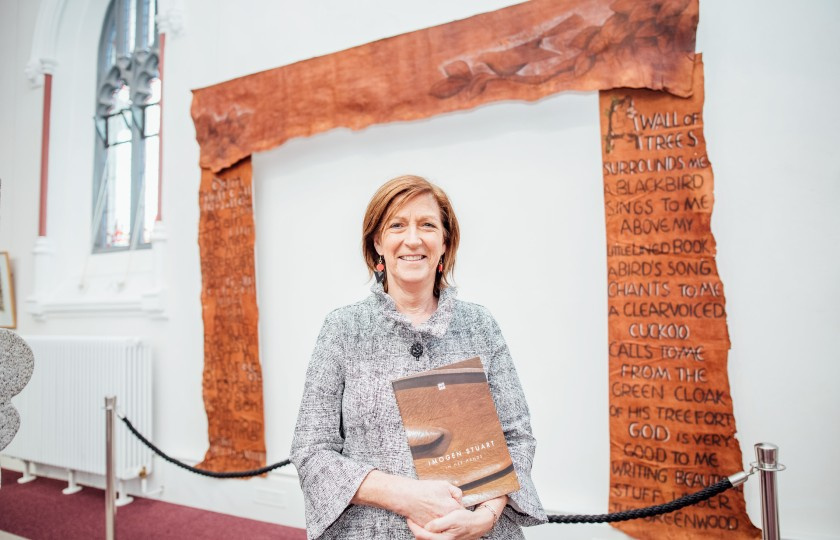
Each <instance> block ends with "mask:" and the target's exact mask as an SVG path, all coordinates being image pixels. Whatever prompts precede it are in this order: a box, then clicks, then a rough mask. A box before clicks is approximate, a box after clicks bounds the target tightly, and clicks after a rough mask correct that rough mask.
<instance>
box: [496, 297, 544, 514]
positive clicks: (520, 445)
mask: <svg viewBox="0 0 840 540" xmlns="http://www.w3.org/2000/svg"><path fill="white" fill-rule="evenodd" d="M486 315H487V317H488V319H489V322H488V324H487V328H488V329H489V335H488V339H489V341H490V351H491V353H490V358H488V360H487V364H486V365H485V369H486V370H487V381H488V383H489V385H490V393H491V394H492V395H493V402H494V403H495V405H496V410H497V412H498V413H499V421H500V422H501V424H502V430H503V431H504V434H505V440H506V441H507V445H508V450H509V451H510V456H511V459H512V461H513V468H514V469H515V470H516V476H517V477H518V479H519V485H520V488H519V491H515V492H513V493H511V494H510V495H508V497H509V502H508V506H507V507H505V511H504V514H505V515H506V516H508V517H509V518H510V519H511V520H513V522H514V523H516V524H518V525H520V526H530V525H539V524H542V523H545V522H546V521H547V519H548V518H547V517H546V515H545V510H543V507H542V503H541V502H540V498H539V496H538V495H537V490H536V488H535V487H534V483H533V481H532V480H531V466H532V465H533V462H534V451H535V450H536V446H537V441H536V439H535V438H534V436H533V434H532V433H531V415H530V412H529V411H528V403H527V402H526V401H525V394H524V392H523V391H522V385H521V384H520V382H519V377H518V376H517V375H516V368H515V367H514V365H513V359H512V358H511V356H510V351H509V350H508V347H507V344H506V343H505V338H504V336H502V331H501V330H500V329H499V326H498V324H497V323H496V321H495V320H494V319H493V316H492V315H490V313H489V312H487V313H486Z"/></svg>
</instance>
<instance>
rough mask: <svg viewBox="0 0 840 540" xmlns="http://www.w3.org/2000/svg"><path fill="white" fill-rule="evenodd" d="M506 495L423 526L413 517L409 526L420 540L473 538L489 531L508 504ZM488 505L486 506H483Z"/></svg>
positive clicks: (470, 539)
mask: <svg viewBox="0 0 840 540" xmlns="http://www.w3.org/2000/svg"><path fill="white" fill-rule="evenodd" d="M507 502H508V498H507V496H506V495H503V496H501V497H497V498H495V499H492V500H489V501H487V502H485V503H482V504H481V505H479V506H477V507H476V508H475V510H473V511H469V510H467V509H466V508H459V509H458V510H454V511H452V512H450V513H448V514H447V515H445V516H443V517H440V518H438V519H434V520H432V521H430V522H428V523H427V524H426V526H425V527H421V526H420V525H418V524H417V523H415V522H413V521H412V520H411V519H409V520H408V528H409V529H411V532H412V533H414V537H415V538H417V539H418V540H472V539H474V538H481V537H482V536H484V535H485V534H487V533H489V532H490V531H491V530H492V529H493V527H494V526H495V525H496V521H497V519H498V516H500V515H501V514H502V511H503V510H504V508H505V506H506V505H507ZM483 507H486V508H483Z"/></svg>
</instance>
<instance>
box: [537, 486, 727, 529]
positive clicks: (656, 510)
mask: <svg viewBox="0 0 840 540" xmlns="http://www.w3.org/2000/svg"><path fill="white" fill-rule="evenodd" d="M732 487H733V486H732V482H731V481H730V480H729V478H724V479H723V480H721V481H720V482H718V483H717V484H713V485H711V486H709V487H706V488H703V489H701V490H700V491H698V492H697V493H690V494H688V495H683V496H682V497H680V498H679V499H674V500H673V501H671V502H669V503H665V504H658V505H656V506H648V507H646V508H634V509H632V510H624V511H622V512H614V513H612V514H596V515H551V516H548V522H549V523H615V522H617V521H628V520H631V519H640V518H646V517H651V516H658V515H660V514H667V513H669V512H674V511H676V510H679V509H680V508H685V507H686V506H691V505H693V504H697V503H699V502H703V501H705V500H706V499H711V498H712V497H714V496H715V495H719V494H721V493H723V492H724V491H726V490H727V489H730V488H732Z"/></svg>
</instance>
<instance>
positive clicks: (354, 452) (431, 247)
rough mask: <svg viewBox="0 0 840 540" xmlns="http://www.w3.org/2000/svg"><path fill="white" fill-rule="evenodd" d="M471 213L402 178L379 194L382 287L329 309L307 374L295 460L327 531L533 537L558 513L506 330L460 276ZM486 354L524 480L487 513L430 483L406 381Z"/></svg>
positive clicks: (311, 508)
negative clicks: (461, 288) (458, 260)
mask: <svg viewBox="0 0 840 540" xmlns="http://www.w3.org/2000/svg"><path fill="white" fill-rule="evenodd" d="M458 241H459V230H458V221H457V219H456V217H455V213H454V211H453V210H452V206H451V204H450V202H449V199H448V197H447V196H446V194H445V193H444V192H443V191H442V190H441V189H440V188H438V187H437V186H435V185H433V184H431V183H429V182H428V181H426V180H424V179H423V178H419V177H416V176H401V177H399V178H395V179H393V180H391V181H389V182H387V183H385V185H383V186H382V187H381V188H379V190H378V191H377V192H376V194H374V196H373V198H372V199H371V201H370V204H369V205H368V208H367V212H366V213H365V218H364V224H363V240H362V242H363V244H362V250H363V253H364V257H365V261H366V262H367V266H368V269H369V270H370V271H371V272H373V273H375V274H376V282H375V283H374V285H373V286H372V287H371V290H372V292H373V294H372V295H371V296H369V297H368V298H367V299H365V300H363V301H361V302H358V303H356V304H353V305H350V306H347V307H344V308H340V309H337V310H335V311H333V312H332V313H330V314H329V315H328V316H327V318H326V320H325V321H324V326H323V328H322V329H321V333H320V335H319V336H318V342H317V344H316V346H315V352H314V353H313V355H312V361H311V362H310V365H309V369H308V371H307V375H306V385H305V388H304V392H303V400H302V402H301V408H300V414H299V416H298V421H297V427H296V428H295V439H294V442H293V443H292V452H291V460H292V462H293V463H294V464H295V466H296V467H297V470H298V474H299V476H300V483H301V487H302V489H303V493H304V498H305V508H306V529H307V533H308V536H309V538H311V539H315V538H319V539H333V538H335V539H338V538H341V539H365V540H367V539H370V538H406V539H411V538H415V537H416V538H420V539H455V538H458V539H471V538H479V537H482V536H485V537H487V538H499V539H508V538H524V537H523V535H522V531H521V530H520V528H519V527H520V525H535V524H539V523H543V522H544V521H545V519H546V518H545V512H544V511H543V509H542V505H541V504H540V501H539V498H538V497H537V493H536V490H535V489H534V486H533V484H532V482H531V477H530V471H531V463H532V460H533V455H534V447H535V441H534V438H533V436H532V435H531V426H530V419H529V413H528V406H527V404H526V402H525V397H524V395H523V393H522V388H521V386H520V384H519V380H518V378H517V376H516V371H515V369H514V367H513V363H512V361H511V358H510V354H509V352H508V349H507V346H506V345H505V341H504V338H503V337H502V334H501V332H500V330H499V327H498V326H497V325H496V322H495V320H493V317H492V316H491V315H490V313H489V312H488V311H487V310H486V309H485V308H483V307H482V306H479V305H476V304H470V303H467V302H462V301H460V300H456V298H455V296H456V290H455V288H453V287H451V286H450V284H449V276H451V272H452V270H453V268H454V266H455V256H456V253H457V250H458ZM473 356H479V357H480V358H481V361H482V364H483V366H484V370H485V372H486V373H487V379H488V383H489V385H490V390H491V394H492V396H493V401H494V403H495V405H496V409H497V411H498V413H499V420H500V421H501V424H502V429H503V431H504V433H505V439H506V441H507V444H508V449H509V450H510V454H511V457H512V460H513V464H514V468H515V470H516V473H517V476H518V479H519V483H520V486H521V488H520V490H519V491H516V492H514V493H511V494H510V495H509V496H502V497H499V498H497V499H493V500H490V501H486V502H484V503H482V504H480V505H479V506H477V507H476V508H474V509H468V508H464V506H463V505H462V504H461V500H460V499H461V491H460V490H459V489H458V488H457V487H455V486H453V485H451V484H449V483H447V482H444V481H433V480H417V476H416V473H415V469H414V465H413V461H412V457H411V452H410V450H409V446H408V442H407V440H406V436H405V433H404V431H403V427H402V421H401V419H400V413H399V410H398V408H397V404H396V400H395V398H394V394H393V391H392V387H391V381H393V380H394V379H397V378H400V377H404V376H407V375H411V374H413V373H417V372H420V371H425V370H428V369H432V368H436V367H439V366H443V365H446V364H450V363H452V362H456V361H460V360H464V359H467V358H470V357H473Z"/></svg>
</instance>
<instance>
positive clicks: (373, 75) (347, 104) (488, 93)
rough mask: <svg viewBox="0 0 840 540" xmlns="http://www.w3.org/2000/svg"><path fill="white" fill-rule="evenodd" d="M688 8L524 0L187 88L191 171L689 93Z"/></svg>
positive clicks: (694, 10)
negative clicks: (394, 135)
mask: <svg viewBox="0 0 840 540" xmlns="http://www.w3.org/2000/svg"><path fill="white" fill-rule="evenodd" d="M697 17H698V2H697V0H664V1H663V0H650V1H643V0H632V1H631V0H619V1H615V0H566V1H564V2H557V1H554V0H533V1H531V2H526V3H523V4H518V5H514V6H510V7H507V8H504V9H500V10H497V11H493V12H490V13H484V14H481V15H476V16H474V17H470V18H468V19H464V20H460V21H455V22H451V23H447V24H443V25H440V26H435V27H431V28H425V29H422V30H418V31H416V32H411V33H408V34H402V35H399V36H396V37H392V38H388V39H382V40H379V41H375V42H373V43H368V44H365V45H361V46H359V47H354V48H352V49H347V50H344V51H341V52H337V53H333V54H330V55H327V56H321V57H317V58H311V59H309V60H304V61H301V62H297V63H295V64H290V65H287V66H283V67H279V68H275V69H271V70H268V71H263V72H261V73H255V74H253V75H248V76H245V77H240V78H238V79H234V80H231V81H227V82H224V83H221V84H216V85H214V86H211V87H208V88H202V89H200V90H195V91H194V95H193V104H192V116H193V120H194V122H195V128H196V138H197V139H198V143H199V145H200V146H201V159H200V163H201V167H202V168H208V169H211V170H214V171H218V170H221V169H223V168H225V167H228V166H230V165H232V164H233V163H236V162H237V161H239V160H241V159H242V158H244V157H246V156H249V155H251V154H252V153H254V152H259V151H262V150H267V149H270V148H274V147H275V146H278V145H280V144H283V142H285V141H287V140H288V139H291V138H293V137H306V136H310V135H314V134H316V133H321V132H324V131H328V130H331V129H334V128H337V127H347V128H351V129H356V130H357V129H362V128H365V127H367V126H370V125H373V124H380V123H386V122H396V121H408V120H416V119H421V118H428V117H430V116H434V115H437V114H442V113H446V112H451V111H458V110H464V109H471V108H473V107H477V106H479V105H481V104H484V103H489V102H493V101H499V100H508V99H516V100H527V101H533V100H537V99H539V98H542V97H544V96H547V95H550V94H554V93H557V92H561V91H565V90H599V89H606V88H615V87H633V88H651V89H655V90H667V91H668V92H672V93H675V94H678V95H682V96H686V95H689V94H690V93H691V74H692V70H693V69H694V62H693V57H694V38H695V31H696V27H697Z"/></svg>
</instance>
